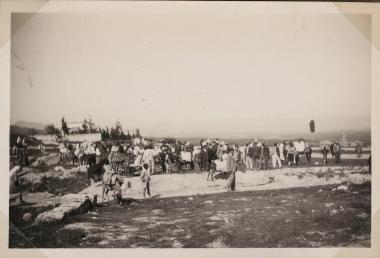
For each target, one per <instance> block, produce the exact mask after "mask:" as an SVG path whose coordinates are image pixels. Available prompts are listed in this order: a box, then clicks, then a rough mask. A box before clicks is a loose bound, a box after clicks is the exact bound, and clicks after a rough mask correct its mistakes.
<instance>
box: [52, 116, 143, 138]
mask: <svg viewBox="0 0 380 258" xmlns="http://www.w3.org/2000/svg"><path fill="white" fill-rule="evenodd" d="M45 131H46V133H47V134H49V135H56V136H57V137H64V136H65V135H68V134H69V133H70V130H69V127H68V125H67V122H66V120H65V118H64V117H62V119H61V127H60V128H57V127H56V126H55V125H54V124H47V125H46V126H45ZM98 132H99V133H100V134H101V139H102V141H106V140H121V141H131V140H132V139H133V138H135V137H139V138H140V137H141V134H140V130H139V129H136V130H135V132H134V133H132V134H131V133H130V132H129V130H127V131H126V132H125V131H124V129H123V125H122V124H121V123H120V121H116V122H115V125H114V126H111V127H108V126H107V127H106V128H100V127H96V126H95V124H94V122H93V121H92V119H91V118H89V119H84V120H83V123H82V126H81V128H80V130H79V132H78V133H83V134H84V133H98Z"/></svg>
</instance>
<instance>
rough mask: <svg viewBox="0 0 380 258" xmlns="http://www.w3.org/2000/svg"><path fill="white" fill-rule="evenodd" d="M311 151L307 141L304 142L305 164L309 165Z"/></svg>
mask: <svg viewBox="0 0 380 258" xmlns="http://www.w3.org/2000/svg"><path fill="white" fill-rule="evenodd" d="M311 153H313V149H312V148H311V146H310V144H309V143H306V148H305V156H306V166H310V165H311Z"/></svg>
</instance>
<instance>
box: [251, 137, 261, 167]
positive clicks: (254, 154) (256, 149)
mask: <svg viewBox="0 0 380 258" xmlns="http://www.w3.org/2000/svg"><path fill="white" fill-rule="evenodd" d="M260 153H261V147H259V146H258V144H257V142H254V143H253V145H252V163H253V167H256V169H257V170H259V168H260V163H259V157H260Z"/></svg>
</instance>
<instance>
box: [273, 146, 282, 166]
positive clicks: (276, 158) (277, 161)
mask: <svg viewBox="0 0 380 258" xmlns="http://www.w3.org/2000/svg"><path fill="white" fill-rule="evenodd" d="M277 164H278V167H279V168H281V159H280V148H279V147H278V146H277V143H274V148H273V152H272V166H273V168H276V167H277Z"/></svg>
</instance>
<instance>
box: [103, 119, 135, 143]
mask: <svg viewBox="0 0 380 258" xmlns="http://www.w3.org/2000/svg"><path fill="white" fill-rule="evenodd" d="M99 131H100V134H101V137H102V140H103V141H107V140H117V141H119V140H121V141H131V140H132V139H133V138H135V137H141V134H140V130H139V129H136V131H135V132H134V133H133V134H130V132H129V130H127V132H126V133H125V132H124V130H123V125H122V124H121V123H120V121H116V123H115V126H111V128H109V127H108V126H107V127H106V128H105V129H101V128H99Z"/></svg>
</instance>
